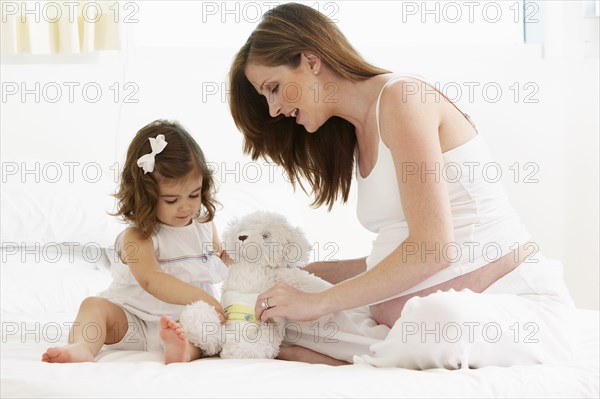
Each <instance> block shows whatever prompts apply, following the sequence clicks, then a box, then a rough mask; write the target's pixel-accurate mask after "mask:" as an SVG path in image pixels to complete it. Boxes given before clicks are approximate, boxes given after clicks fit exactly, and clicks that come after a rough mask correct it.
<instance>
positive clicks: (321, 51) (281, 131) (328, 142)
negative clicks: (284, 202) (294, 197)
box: [229, 3, 388, 210]
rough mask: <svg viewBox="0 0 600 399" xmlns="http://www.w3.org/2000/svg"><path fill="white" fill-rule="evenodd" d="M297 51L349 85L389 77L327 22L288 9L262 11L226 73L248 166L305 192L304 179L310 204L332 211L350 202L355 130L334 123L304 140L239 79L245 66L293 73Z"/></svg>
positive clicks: (308, 11)
mask: <svg viewBox="0 0 600 399" xmlns="http://www.w3.org/2000/svg"><path fill="white" fill-rule="evenodd" d="M302 52H310V53H312V54H315V55H317V56H319V57H320V58H321V61H322V62H323V63H324V64H325V65H327V66H328V67H329V69H330V70H332V71H333V72H334V73H335V74H337V75H338V76H340V77H341V78H344V79H348V80H354V81H361V80H366V79H368V78H371V77H373V76H376V75H380V74H383V73H388V71H386V70H383V69H380V68H377V67H374V66H372V65H371V64H369V63H367V62H366V61H365V60H364V59H363V58H362V57H361V56H360V55H359V54H358V52H357V51H356V50H354V48H353V47H352V45H351V44H350V43H349V42H348V40H347V39H346V38H345V37H344V35H343V34H342V32H341V31H340V30H339V29H338V28H337V26H336V25H335V24H334V23H333V21H331V20H330V19H329V18H327V17H326V16H325V15H323V14H321V13H320V12H318V11H316V10H314V9H312V8H310V7H308V6H304V5H301V4H297V3H287V4H283V5H280V6H277V7H275V8H273V9H271V10H269V11H268V12H266V13H265V15H264V17H263V19H262V21H261V22H260V23H259V25H258V26H257V27H256V29H255V30H254V32H252V34H251V35H250V37H249V38H248V40H247V41H246V44H244V46H243V47H242V48H241V49H240V50H239V51H238V53H237V54H236V56H235V58H234V61H233V64H232V66H231V70H230V72H229V83H230V89H231V90H230V92H229V106H230V110H231V114H232V116H233V119H234V121H235V124H236V126H237V127H238V129H239V130H241V131H242V133H243V134H244V139H245V140H244V153H246V154H250V155H251V157H252V159H254V160H256V159H257V158H258V157H263V158H265V159H267V158H270V159H271V160H273V162H275V163H276V164H278V165H280V166H282V167H283V168H284V169H285V171H286V172H287V174H288V176H289V178H290V180H291V182H292V184H295V183H296V182H298V183H299V184H300V186H301V187H302V189H303V190H304V191H306V190H305V189H304V186H303V185H302V179H306V181H308V184H309V185H310V187H311V188H312V193H313V195H314V201H313V204H312V205H313V206H321V205H323V204H326V205H327V206H328V207H329V209H330V210H331V208H332V206H333V204H334V202H335V201H336V200H337V199H338V197H341V198H342V200H343V201H344V202H346V201H347V200H348V193H349V192H350V183H351V181H352V174H353V172H354V162H355V148H356V134H355V129H354V125H352V124H351V123H350V122H348V121H346V120H345V119H342V118H338V117H332V118H330V119H329V120H328V121H327V122H326V123H324V124H323V125H322V126H321V127H320V128H319V129H318V130H317V131H316V132H315V134H307V132H306V130H305V129H304V127H303V126H301V125H297V124H296V123H295V121H294V120H293V119H291V118H285V117H284V116H283V115H279V116H277V117H275V118H272V117H271V116H270V115H269V106H268V104H267V101H266V99H265V98H264V97H263V96H261V95H260V94H259V93H258V92H257V91H256V90H255V88H254V87H253V86H252V84H251V83H250V82H249V81H248V78H247V77H246V74H245V69H246V67H247V66H248V64H249V63H255V64H259V65H265V66H279V65H287V66H288V67H290V68H296V67H298V65H299V64H300V56H301V53H302Z"/></svg>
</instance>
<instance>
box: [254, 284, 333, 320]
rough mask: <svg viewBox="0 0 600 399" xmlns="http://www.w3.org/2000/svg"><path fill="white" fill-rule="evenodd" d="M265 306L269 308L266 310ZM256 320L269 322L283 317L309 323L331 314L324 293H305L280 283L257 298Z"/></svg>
mask: <svg viewBox="0 0 600 399" xmlns="http://www.w3.org/2000/svg"><path fill="white" fill-rule="evenodd" d="M265 305H268V306H269V307H268V308H266V307H265ZM254 311H255V313H256V319H257V320H261V321H267V320H269V319H272V318H273V317H277V316H282V317H285V318H287V319H290V320H297V321H309V320H315V319H318V318H319V317H321V316H323V315H325V314H327V313H329V312H328V311H327V307H326V302H325V300H324V295H323V292H314V293H313V292H304V291H301V290H299V289H296V288H294V287H291V286H289V285H287V284H285V283H279V284H277V285H275V286H274V287H272V288H271V289H269V290H268V291H265V292H263V293H262V294H260V295H259V296H258V297H257V298H256V306H255V310H254Z"/></svg>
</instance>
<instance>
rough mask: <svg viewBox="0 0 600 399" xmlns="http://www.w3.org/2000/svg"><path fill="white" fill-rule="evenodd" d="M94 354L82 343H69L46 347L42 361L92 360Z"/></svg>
mask: <svg viewBox="0 0 600 399" xmlns="http://www.w3.org/2000/svg"><path fill="white" fill-rule="evenodd" d="M93 361H94V355H93V354H92V353H91V352H90V350H89V348H87V347H86V346H85V345H82V344H70V345H66V346H57V347H54V348H48V349H47V350H46V353H44V354H43V355H42V362H48V363H80V362H93Z"/></svg>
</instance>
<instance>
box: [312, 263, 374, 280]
mask: <svg viewBox="0 0 600 399" xmlns="http://www.w3.org/2000/svg"><path fill="white" fill-rule="evenodd" d="M366 259H367V258H366V257H365V258H359V259H349V260H336V261H325V262H314V263H310V264H308V265H307V266H306V267H304V270H306V271H307V272H309V273H313V274H314V275H315V276H317V277H321V278H322V279H323V280H325V281H328V282H330V283H331V284H338V283H341V282H342V281H344V280H348V279H349V278H352V277H354V276H357V275H359V274H361V273H362V272H364V271H365V270H367V262H366Z"/></svg>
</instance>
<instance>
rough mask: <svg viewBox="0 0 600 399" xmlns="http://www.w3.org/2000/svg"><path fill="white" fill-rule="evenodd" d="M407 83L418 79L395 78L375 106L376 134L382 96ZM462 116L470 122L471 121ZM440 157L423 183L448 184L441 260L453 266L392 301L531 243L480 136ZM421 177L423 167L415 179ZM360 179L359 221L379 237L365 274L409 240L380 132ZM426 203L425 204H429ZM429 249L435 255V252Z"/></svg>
mask: <svg viewBox="0 0 600 399" xmlns="http://www.w3.org/2000/svg"><path fill="white" fill-rule="evenodd" d="M407 77H409V78H416V77H413V76H408V75H403V76H398V77H394V78H392V79H391V80H389V81H388V82H387V83H386V84H385V85H384V87H383V88H382V89H381V92H380V93H379V97H378V99H377V104H376V118H377V129H378V131H379V101H380V99H381V93H383V90H384V89H385V88H386V87H387V86H388V85H389V84H390V83H392V82H394V81H397V80H399V79H403V78H407ZM417 79H419V80H421V79H420V78H417ZM424 83H425V82H424ZM429 86H431V85H429ZM453 105H454V104H453ZM455 107H456V105H455ZM457 109H458V107H457ZM459 111H460V109H459ZM461 113H462V111H461ZM463 115H465V117H466V118H467V119H468V120H469V122H471V120H470V117H469V116H468V115H466V114H464V113H463ZM471 123H472V122H471ZM473 126H474V125H473ZM442 156H443V160H444V164H443V165H441V166H440V167H439V168H438V169H437V170H434V171H431V173H430V174H428V175H425V178H440V179H444V180H445V181H446V186H447V189H448V194H449V198H450V210H451V213H452V223H453V228H454V242H452V243H449V244H448V245H446V246H445V247H444V248H441V249H442V254H443V255H442V256H444V257H445V258H446V259H448V260H450V261H451V265H450V266H449V267H447V268H445V269H443V270H441V271H439V272H438V273H436V274H434V275H433V276H431V277H430V278H428V279H426V280H424V281H422V282H421V283H419V284H417V285H415V286H414V287H412V288H410V289H408V290H406V291H404V292H402V293H400V294H398V295H396V296H394V297H393V298H396V297H400V296H404V295H407V294H410V293H413V292H417V291H420V290H423V289H425V288H429V287H432V286H434V285H438V284H440V283H443V282H445V281H449V280H452V279H453V278H455V277H458V276H461V275H463V274H467V273H469V272H472V271H474V270H476V269H478V268H481V267H483V266H485V265H487V264H488V263H491V262H493V261H494V260H496V259H499V258H500V257H502V256H503V255H505V254H507V253H508V252H510V251H511V250H513V249H516V248H518V247H519V246H521V245H523V244H524V243H525V242H527V240H528V239H529V233H528V232H527V230H526V229H525V227H524V226H523V224H522V223H521V221H520V219H519V217H518V215H517V213H516V212H515V210H514V209H513V208H512V206H511V204H510V202H509V200H508V197H507V195H506V192H505V191H504V188H503V187H502V185H501V183H500V182H499V181H498V180H499V178H498V174H497V173H498V170H499V167H500V166H499V165H498V164H497V163H495V162H494V161H493V159H492V156H491V154H490V152H489V149H488V147H487V145H486V143H485V141H484V140H483V138H482V137H481V135H480V134H477V136H476V137H474V138H473V139H471V140H469V141H468V142H466V143H464V144H462V145H460V146H458V147H456V148H454V149H452V150H449V151H446V152H444V153H443V154H442ZM411 167H412V165H407V166H406V170H405V172H406V173H413V171H414V168H413V169H410V168H411ZM421 172H422V171H421V167H420V166H419V171H418V172H417V173H421ZM356 179H357V186H358V200H357V215H358V219H359V221H360V223H361V224H362V225H363V226H364V227H365V228H366V229H368V230H369V231H371V232H373V233H376V234H377V237H376V239H375V240H374V242H373V247H372V250H371V253H370V255H369V256H368V257H367V268H369V269H370V268H372V267H373V266H375V265H377V264H378V263H379V262H380V261H381V260H383V259H384V258H385V257H386V256H387V255H389V254H390V253H391V252H392V251H394V250H395V249H396V248H397V247H398V246H399V245H400V243H402V242H403V241H404V240H405V239H406V238H407V237H408V235H409V231H408V224H407V222H406V217H405V215H404V212H403V210H402V203H401V201H400V193H399V189H398V183H397V182H398V179H397V176H396V168H395V166H394V162H393V159H392V154H391V152H390V150H389V148H388V147H387V146H386V145H385V144H384V143H383V141H382V140H381V132H380V131H379V151H378V157H377V161H376V164H375V166H374V168H373V170H372V171H371V173H370V174H369V175H368V176H367V177H365V178H363V177H362V176H361V175H360V171H359V168H358V167H357V168H356ZM422 200H423V201H427V198H423V199H422ZM425 249H426V250H431V251H432V252H433V250H434V248H425ZM432 252H430V253H432ZM430 256H432V255H430ZM388 299H392V298H388Z"/></svg>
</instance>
